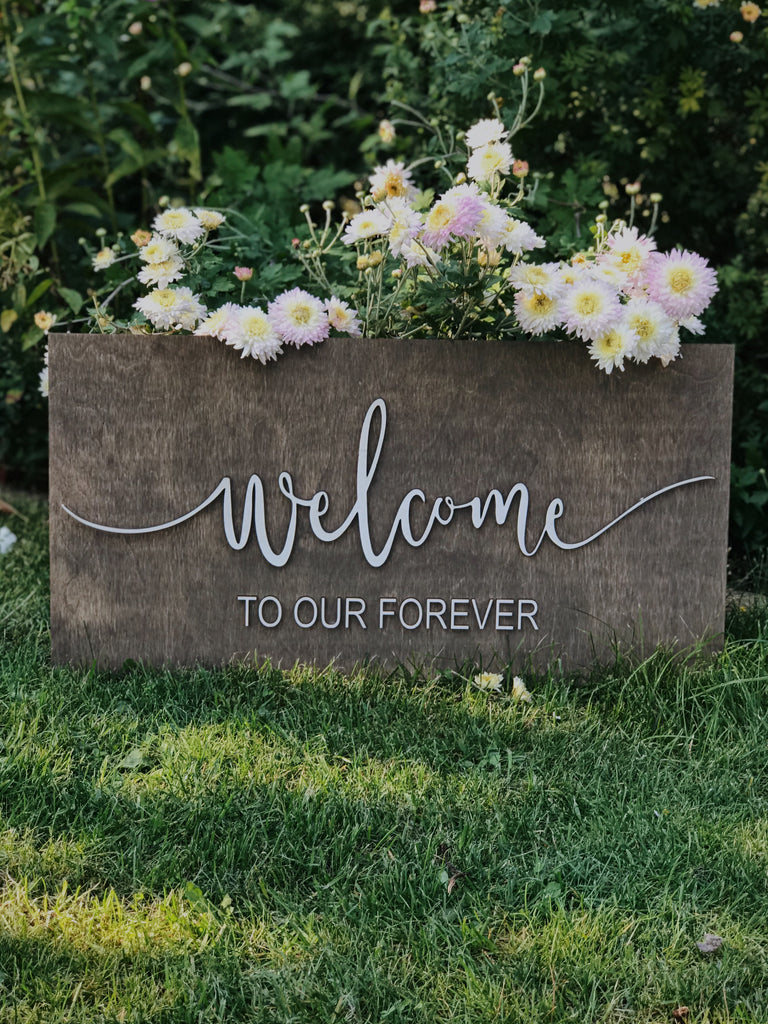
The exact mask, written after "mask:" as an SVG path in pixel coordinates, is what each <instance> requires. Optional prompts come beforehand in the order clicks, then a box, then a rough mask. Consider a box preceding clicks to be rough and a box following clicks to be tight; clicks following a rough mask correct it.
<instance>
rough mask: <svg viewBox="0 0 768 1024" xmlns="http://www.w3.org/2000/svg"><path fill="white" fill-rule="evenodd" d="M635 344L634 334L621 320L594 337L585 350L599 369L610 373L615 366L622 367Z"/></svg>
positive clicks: (620, 368) (631, 353)
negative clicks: (597, 336)
mask: <svg viewBox="0 0 768 1024" xmlns="http://www.w3.org/2000/svg"><path fill="white" fill-rule="evenodd" d="M636 346H637V338H636V336H635V335H634V334H633V333H632V331H630V330H629V329H628V328H627V327H626V325H625V324H624V323H623V322H622V323H619V324H617V325H616V326H615V327H612V328H611V330H610V331H606V333H605V334H601V335H600V337H599V338H595V339H594V341H592V342H591V344H590V345H589V346H588V348H587V351H588V352H589V354H590V356H591V357H592V359H594V360H595V362H596V363H597V365H598V368H599V369H601V370H605V372H606V373H610V372H611V371H612V370H614V369H616V368H618V369H619V370H623V369H624V360H625V359H626V358H628V357H629V356H632V355H633V354H634V351H635V348H636Z"/></svg>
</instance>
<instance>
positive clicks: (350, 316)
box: [325, 295, 363, 338]
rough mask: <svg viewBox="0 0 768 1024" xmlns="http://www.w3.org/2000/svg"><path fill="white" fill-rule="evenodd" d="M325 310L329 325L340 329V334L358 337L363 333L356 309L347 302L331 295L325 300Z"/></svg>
mask: <svg viewBox="0 0 768 1024" xmlns="http://www.w3.org/2000/svg"><path fill="white" fill-rule="evenodd" d="M325 311H326V313H327V314H328V320H329V322H330V325H331V327H333V328H335V329H336V330H337V331H341V332H342V334H350V335H352V337H354V338H359V337H360V335H361V334H362V333H363V325H362V324H361V322H360V321H359V320H358V318H357V310H356V309H351V308H350V306H349V303H347V302H343V301H342V300H341V299H337V298H336V296H335V295H332V296H331V298H330V299H327V300H326V303H325Z"/></svg>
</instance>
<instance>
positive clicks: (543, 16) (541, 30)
mask: <svg viewBox="0 0 768 1024" xmlns="http://www.w3.org/2000/svg"><path fill="white" fill-rule="evenodd" d="M554 20H555V12H554V11H539V13H538V14H537V15H536V17H535V18H534V19H533V21H532V22H531V32H536V33H537V34H538V35H540V36H546V35H548V34H549V33H550V32H551V31H552V24H553V22H554Z"/></svg>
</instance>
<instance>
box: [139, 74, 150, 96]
mask: <svg viewBox="0 0 768 1024" xmlns="http://www.w3.org/2000/svg"><path fill="white" fill-rule="evenodd" d="M139 87H140V88H141V90H142V91H143V92H147V91H148V90H149V89H151V88H152V79H151V78H150V77H149V75H142V76H141V78H140V79H139Z"/></svg>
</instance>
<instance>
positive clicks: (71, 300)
mask: <svg viewBox="0 0 768 1024" xmlns="http://www.w3.org/2000/svg"><path fill="white" fill-rule="evenodd" d="M58 291H59V295H60V296H61V297H62V299H64V301H65V302H66V304H67V305H68V306H69V308H70V309H71V310H72V312H73V313H79V312H80V310H81V309H82V307H83V303H84V302H85V299H84V298H83V297H82V295H81V294H80V292H76V291H75V290H74V288H62V287H61V285H60V286H59V289H58Z"/></svg>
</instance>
